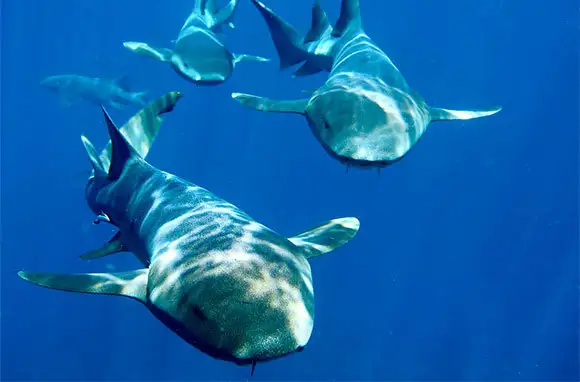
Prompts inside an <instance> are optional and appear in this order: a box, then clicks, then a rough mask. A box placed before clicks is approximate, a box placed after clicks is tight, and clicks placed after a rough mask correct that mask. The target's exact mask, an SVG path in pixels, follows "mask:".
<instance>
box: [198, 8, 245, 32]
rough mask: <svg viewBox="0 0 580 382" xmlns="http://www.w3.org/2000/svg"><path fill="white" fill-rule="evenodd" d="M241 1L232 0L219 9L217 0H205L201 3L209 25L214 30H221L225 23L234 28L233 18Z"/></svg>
mask: <svg viewBox="0 0 580 382" xmlns="http://www.w3.org/2000/svg"><path fill="white" fill-rule="evenodd" d="M239 3H240V1H239V0H230V1H229V2H228V3H227V4H226V5H224V6H223V7H221V8H220V9H218V7H217V4H216V0H205V2H204V3H203V4H202V5H201V7H202V9H201V11H202V14H203V15H204V17H205V19H206V23H207V27H208V28H209V29H211V30H213V31H214V32H217V31H219V30H221V28H222V26H224V25H229V26H230V27H231V28H233V27H234V24H233V22H232V20H233V18H234V13H235V12H236V9H237V7H238V4H239Z"/></svg>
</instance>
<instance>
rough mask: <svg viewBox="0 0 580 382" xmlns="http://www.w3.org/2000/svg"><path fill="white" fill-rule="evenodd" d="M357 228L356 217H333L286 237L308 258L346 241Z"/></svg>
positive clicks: (358, 225) (332, 248) (358, 223)
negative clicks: (316, 225)
mask: <svg viewBox="0 0 580 382" xmlns="http://www.w3.org/2000/svg"><path fill="white" fill-rule="evenodd" d="M359 228H360V222H359V220H358V219H357V218H353V217H350V218H341V219H334V220H330V221H328V222H326V223H324V224H321V225H319V226H318V227H315V228H312V229H309V230H308V231H304V232H302V233H300V234H298V235H296V236H294V237H291V238H288V240H290V241H291V242H292V243H293V244H294V245H296V246H297V247H300V248H302V249H303V250H304V256H305V257H306V258H307V259H309V258H311V257H316V256H320V255H323V254H325V253H328V252H330V251H332V250H334V249H336V248H338V247H340V246H342V245H344V244H346V243H348V242H349V241H350V240H351V239H352V238H353V237H354V236H355V235H356V233H357V232H358V230H359Z"/></svg>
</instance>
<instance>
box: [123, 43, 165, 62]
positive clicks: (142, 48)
mask: <svg viewBox="0 0 580 382" xmlns="http://www.w3.org/2000/svg"><path fill="white" fill-rule="evenodd" d="M123 46H124V47H125V48H127V49H129V50H132V51H133V52H135V53H137V54H140V55H143V56H147V57H151V58H154V59H157V60H159V61H162V62H170V61H171V57H173V51H172V50H171V49H167V48H155V47H152V46H150V45H149V44H147V43H144V42H135V41H126V42H124V43H123Z"/></svg>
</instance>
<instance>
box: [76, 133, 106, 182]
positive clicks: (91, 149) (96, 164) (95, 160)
mask: <svg viewBox="0 0 580 382" xmlns="http://www.w3.org/2000/svg"><path fill="white" fill-rule="evenodd" d="M81 140H82V142H83V145H84V146H85V150H86V152H87V155H88V156H89V159H90V161H91V165H92V166H93V174H94V175H95V176H96V177H99V178H106V177H107V170H105V168H104V167H103V163H102V162H101V159H100V158H99V156H98V155H97V150H95V146H93V144H92V143H91V141H89V139H88V138H87V137H85V136H84V135H81Z"/></svg>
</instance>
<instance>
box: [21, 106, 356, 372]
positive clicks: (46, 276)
mask: <svg viewBox="0 0 580 382" xmlns="http://www.w3.org/2000/svg"><path fill="white" fill-rule="evenodd" d="M173 103H175V99H173ZM163 105H164V106H163ZM163 105H158V106H157V107H155V106H153V105H152V106H150V108H152V107H153V108H154V110H149V111H147V110H145V111H142V112H141V113H142V114H141V115H137V116H136V117H134V118H135V119H134V120H133V123H131V121H130V122H129V123H128V124H126V125H125V126H124V127H123V128H121V129H120V130H118V129H117V127H116V126H115V125H114V123H113V122H112V121H111V119H110V118H109V116H108V114H107V113H106V111H104V109H103V112H104V115H105V119H106V122H107V128H108V131H109V136H110V146H107V148H106V149H105V150H104V151H103V152H102V153H101V154H100V155H98V154H97V152H96V150H95V148H94V147H93V145H92V144H91V143H90V141H89V140H88V139H86V138H85V137H83V143H84V145H85V148H86V150H87V153H88V155H89V158H90V160H91V163H92V167H93V173H92V174H91V176H90V178H89V181H88V183H87V186H86V199H87V203H88V205H89V207H90V208H91V210H92V211H93V212H94V213H95V214H96V215H98V216H100V217H101V219H102V220H103V221H106V222H108V223H110V224H113V225H114V226H116V227H117V228H118V233H117V234H116V235H115V237H114V238H113V239H111V241H109V243H107V244H106V245H105V246H104V247H103V248H101V249H98V250H96V251H92V252H89V253H88V254H86V255H83V256H82V257H83V258H85V259H86V258H98V257H103V256H107V255H110V254H113V253H117V252H121V251H129V252H132V253H133V254H134V255H135V256H136V257H137V258H138V259H139V260H140V261H141V262H142V263H143V265H144V268H143V269H138V270H134V271H128V272H119V273H92V274H68V275H67V274H52V273H34V272H19V276H20V277H21V278H23V279H24V280H27V281H29V282H31V283H33V284H36V285H39V286H43V287H47V288H51V289H58V290H64V291H70V292H81V293H96V294H111V295H121V296H126V297H131V298H133V299H135V300H138V301H140V302H142V303H143V304H144V305H145V306H146V307H147V308H148V309H149V310H150V311H151V312H152V313H153V314H154V315H155V316H156V317H157V318H158V319H159V320H160V321H161V322H162V323H164V324H165V325H166V326H167V327H169V328H170V329H171V330H172V331H173V332H175V333H176V334H177V335H179V336H180V337H181V338H183V339H184V340H185V341H187V342H188V343H190V344H191V345H193V346H194V347H196V348H197V349H199V350H201V351H202V352H204V353H206V354H208V355H209V356H211V357H214V358H216V359H220V360H225V361H230V362H234V363H236V364H238V365H246V364H251V365H252V366H253V367H252V372H253V368H254V367H255V365H256V363H258V362H266V361H269V360H272V359H276V358H280V357H283V356H285V355H288V354H292V353H294V352H297V351H301V350H303V349H304V347H305V346H306V344H307V343H308V341H309V338H310V335H311V333H312V328H313V322H314V291H313V287H312V274H311V268H310V265H309V261H308V259H310V258H313V257H316V256H319V255H322V254H324V253H327V252H330V251H332V250H333V249H335V248H338V247H340V246H342V245H343V244H345V243H347V242H348V241H349V240H350V239H352V238H353V237H354V236H355V235H356V233H357V231H358V229H359V221H358V220H357V219H356V218H342V219H335V220H331V221H328V222H326V223H324V224H322V225H320V226H318V227H315V228H313V229H311V230H308V231H305V232H303V233H301V234H298V235H296V236H294V237H290V238H286V237H284V236H281V235H279V234H278V233H276V232H275V231H273V230H272V229H270V228H268V227H266V226H264V225H263V224H260V223H259V222H257V221H255V220H254V219H252V218H251V217H250V216H249V215H248V214H246V213H245V212H243V211H242V210H240V209H239V208H237V207H236V206H234V205H233V204H231V203H229V202H227V201H225V200H223V199H221V198H219V197H217V196H216V195H214V194H212V193H211V192H210V191H208V190H206V189H204V188H202V187H200V186H197V185H195V184H192V183H190V182H188V181H186V180H184V179H181V178H179V177H177V176H175V175H172V174H170V173H167V172H164V171H162V170H159V169H157V168H155V167H153V166H152V165H151V164H149V163H148V162H146V160H145V159H144V158H143V157H144V155H146V154H147V152H148V151H149V147H150V146H151V143H152V141H153V139H154V137H155V136H156V134H157V130H158V126H159V118H158V117H159V114H160V113H162V112H166V111H169V110H170V109H171V108H172V107H173V106H172V105H170V104H169V103H165V104H163ZM152 111H153V112H152ZM152 116H153V118H152ZM147 121H153V127H151V126H145V127H142V131H141V132H139V131H138V130H139V129H138V127H139V126H140V124H143V123H145V124H148V123H149V122H147ZM141 126H142V125H141Z"/></svg>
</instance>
